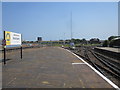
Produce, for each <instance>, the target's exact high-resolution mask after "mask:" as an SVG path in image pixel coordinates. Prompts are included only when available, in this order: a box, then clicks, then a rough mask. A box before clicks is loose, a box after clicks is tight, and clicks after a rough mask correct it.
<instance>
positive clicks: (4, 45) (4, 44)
mask: <svg viewBox="0 0 120 90" xmlns="http://www.w3.org/2000/svg"><path fill="white" fill-rule="evenodd" d="M2 44H3V48H4V65H5V64H6V40H5V31H4V40H3V42H2Z"/></svg>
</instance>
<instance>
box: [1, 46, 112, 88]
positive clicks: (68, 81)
mask: <svg viewBox="0 0 120 90" xmlns="http://www.w3.org/2000/svg"><path fill="white" fill-rule="evenodd" d="M19 54H20V52H19V50H17V51H12V52H9V53H8V54H7V59H8V61H7V64H6V65H5V66H4V65H3V83H2V85H3V88H114V85H112V84H110V83H108V81H106V80H105V79H103V77H101V76H100V75H99V74H98V73H96V72H95V71H94V70H93V69H92V68H90V67H89V66H88V64H86V63H85V62H84V61H83V60H80V59H79V58H78V57H76V56H75V55H73V54H72V53H71V52H69V51H67V50H65V49H63V48H58V47H44V48H35V49H33V48H32V49H25V50H23V59H22V60H21V59H20V55H19Z"/></svg>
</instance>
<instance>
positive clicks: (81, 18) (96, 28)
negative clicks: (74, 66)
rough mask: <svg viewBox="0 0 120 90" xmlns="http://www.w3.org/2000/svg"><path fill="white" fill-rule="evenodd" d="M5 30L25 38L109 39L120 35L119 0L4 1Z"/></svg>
mask: <svg viewBox="0 0 120 90" xmlns="http://www.w3.org/2000/svg"><path fill="white" fill-rule="evenodd" d="M2 6H3V7H2V15H3V18H2V19H3V20H2V21H3V22H2V24H3V25H2V26H3V30H5V31H12V32H16V33H21V34H22V36H23V39H24V40H36V38H37V37H38V36H41V37H43V40H59V39H70V33H71V32H70V25H71V24H70V23H71V22H70V21H71V14H70V13H71V12H72V26H73V28H72V31H73V38H79V39H82V38H85V39H90V38H100V39H107V38H108V37H109V36H111V35H118V3H117V2H56V3H55V2H3V4H2Z"/></svg>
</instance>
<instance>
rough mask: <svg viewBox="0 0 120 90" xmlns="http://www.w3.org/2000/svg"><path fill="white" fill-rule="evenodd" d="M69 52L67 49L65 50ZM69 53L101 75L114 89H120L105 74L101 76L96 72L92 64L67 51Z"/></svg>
mask: <svg viewBox="0 0 120 90" xmlns="http://www.w3.org/2000/svg"><path fill="white" fill-rule="evenodd" d="M64 50H67V49H64ZM67 51H68V52H70V53H72V54H73V55H75V56H76V57H77V58H79V59H80V60H81V61H83V62H84V63H85V64H87V65H88V66H89V67H90V68H91V69H92V70H94V71H95V72H96V73H97V74H98V75H100V76H101V77H102V78H103V79H104V80H106V81H107V82H108V83H109V84H110V85H112V86H113V87H114V88H116V89H120V88H119V87H118V86H117V85H115V84H114V83H113V82H112V81H111V80H109V79H108V78H106V77H105V76H104V75H103V74H101V73H100V72H99V71H98V70H96V69H95V68H94V67H92V66H91V65H90V64H88V63H87V62H86V61H84V60H83V59H82V58H81V57H79V56H78V55H76V54H74V53H73V52H71V51H69V50H67Z"/></svg>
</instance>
